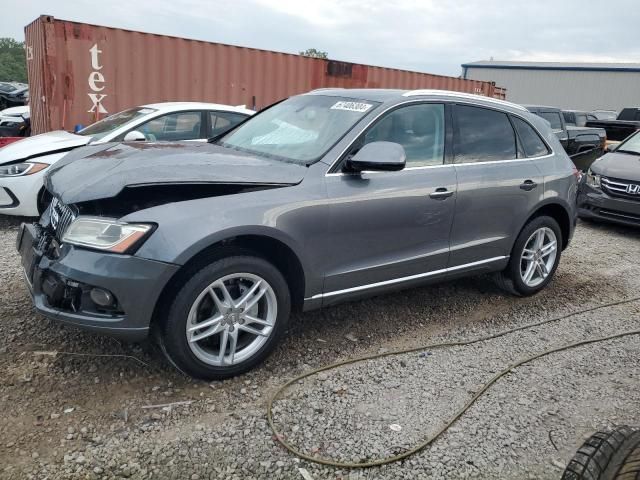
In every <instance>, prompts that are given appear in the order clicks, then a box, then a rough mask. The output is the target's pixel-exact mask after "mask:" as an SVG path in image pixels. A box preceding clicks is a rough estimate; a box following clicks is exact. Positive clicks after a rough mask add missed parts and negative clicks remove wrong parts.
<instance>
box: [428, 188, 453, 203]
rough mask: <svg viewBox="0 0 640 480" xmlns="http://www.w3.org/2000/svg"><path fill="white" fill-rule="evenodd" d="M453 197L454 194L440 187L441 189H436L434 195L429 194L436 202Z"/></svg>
mask: <svg viewBox="0 0 640 480" xmlns="http://www.w3.org/2000/svg"><path fill="white" fill-rule="evenodd" d="M451 195H453V192H452V191H450V190H447V189H446V188H444V187H440V188H436V191H435V192H433V193H430V194H429V197H431V198H433V199H436V200H444V199H445V198H448V197H450V196H451Z"/></svg>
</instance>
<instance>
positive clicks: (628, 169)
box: [591, 152, 640, 182]
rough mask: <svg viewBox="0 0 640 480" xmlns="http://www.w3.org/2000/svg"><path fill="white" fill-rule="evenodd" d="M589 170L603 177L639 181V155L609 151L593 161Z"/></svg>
mask: <svg viewBox="0 0 640 480" xmlns="http://www.w3.org/2000/svg"><path fill="white" fill-rule="evenodd" d="M591 170H592V171H593V172H594V173H597V174H598V175H604V176H605V177H613V178H619V179H621V180H633V181H637V182H640V155H632V154H630V153H617V152H610V153H607V154H606V155H604V156H602V157H600V158H599V159H598V160H596V161H595V162H593V164H592V165H591Z"/></svg>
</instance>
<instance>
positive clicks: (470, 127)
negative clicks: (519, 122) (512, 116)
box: [453, 105, 516, 163]
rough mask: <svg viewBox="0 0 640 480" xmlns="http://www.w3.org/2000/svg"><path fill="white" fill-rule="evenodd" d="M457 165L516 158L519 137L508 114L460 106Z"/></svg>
mask: <svg viewBox="0 0 640 480" xmlns="http://www.w3.org/2000/svg"><path fill="white" fill-rule="evenodd" d="M455 112H456V134H455V139H454V145H453V150H454V155H455V160H454V161H455V163H468V162H488V161H495V160H512V159H515V158H516V136H515V133H514V131H513V127H512V126H511V122H509V118H508V117H507V115H506V114H505V113H501V112H496V111H495V110H489V109H486V108H478V107H467V106H462V105H457V106H456V108H455Z"/></svg>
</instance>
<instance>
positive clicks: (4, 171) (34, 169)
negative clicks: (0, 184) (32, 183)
mask: <svg viewBox="0 0 640 480" xmlns="http://www.w3.org/2000/svg"><path fill="white" fill-rule="evenodd" d="M48 166H49V164H48V163H36V162H24V163H12V164H11V165H0V177H21V176H24V175H33V174H34V173H38V172H40V171H42V170H44V169H45V168H47V167H48Z"/></svg>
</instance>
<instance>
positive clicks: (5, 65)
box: [0, 38, 27, 83]
mask: <svg viewBox="0 0 640 480" xmlns="http://www.w3.org/2000/svg"><path fill="white" fill-rule="evenodd" d="M0 82H22V83H26V82H27V58H26V55H25V52H24V42H18V41H17V40H14V39H13V38H0Z"/></svg>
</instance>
